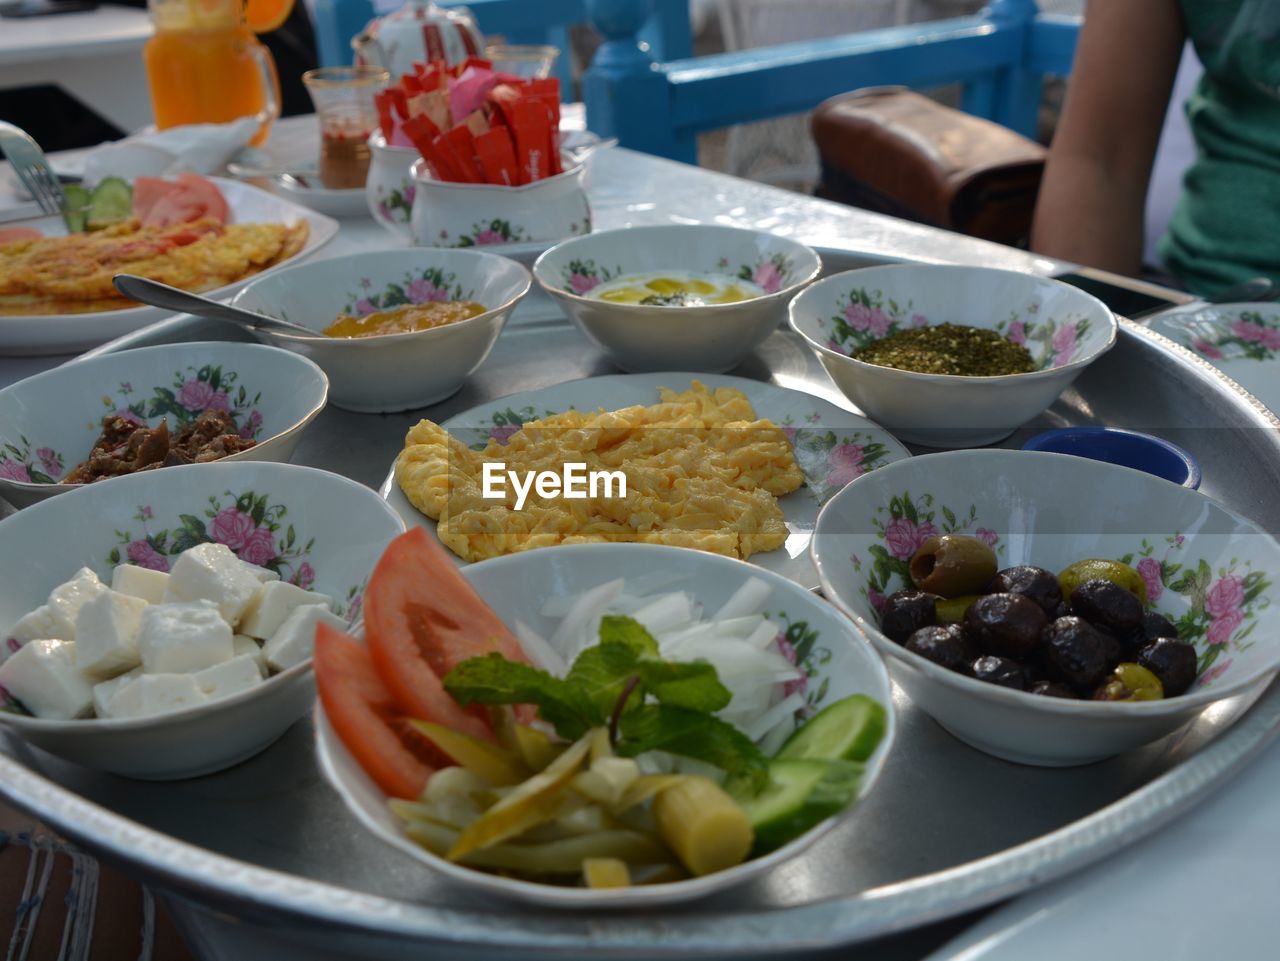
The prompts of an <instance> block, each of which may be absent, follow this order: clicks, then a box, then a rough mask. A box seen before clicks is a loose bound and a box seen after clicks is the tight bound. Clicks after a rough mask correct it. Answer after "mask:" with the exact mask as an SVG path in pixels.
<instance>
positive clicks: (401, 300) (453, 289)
mask: <svg viewBox="0 0 1280 961" xmlns="http://www.w3.org/2000/svg"><path fill="white" fill-rule="evenodd" d="M372 288H373V281H371V280H370V279H369V278H368V277H362V278H361V279H360V290H359V291H354V292H353V291H348V292H347V295H346V301H347V306H346V307H345V308H343V311H344V313H346V314H349V315H351V316H358V317H363V316H365V315H366V314H372V313H373V312H374V311H377V310H389V309H390V308H392V307H403V306H406V305H408V304H427V303H431V302H433V301H445V300H474V299H475V291H473V290H468V291H465V292H464V291H463V289H462V285H461V284H460V283H458V277H457V275H456V274H454V273H452V272H450V271H445V270H443V269H442V268H440V267H427V268H425V269H423V270H419V271H414V272H411V273H410V272H406V273H405V275H404V278H403V279H402V280H401V281H399V282H394V281H393V282H391V283H388V284H387V286H386V287H385V288H384V289H383V290H382V291H381V292H379V293H374V292H372Z"/></svg>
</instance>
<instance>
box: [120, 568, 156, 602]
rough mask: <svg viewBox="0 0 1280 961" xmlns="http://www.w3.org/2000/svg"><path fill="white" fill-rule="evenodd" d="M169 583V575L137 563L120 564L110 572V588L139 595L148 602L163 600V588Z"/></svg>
mask: <svg viewBox="0 0 1280 961" xmlns="http://www.w3.org/2000/svg"><path fill="white" fill-rule="evenodd" d="M168 585H169V575H168V574H166V573H165V572H164V571H153V570H151V569H150V568H148V567H139V566H138V565H137V564H121V565H119V566H118V567H116V569H115V570H113V571H112V572H111V589H112V590H113V591H119V592H120V593H121V594H128V595H129V596H130V597H140V598H142V599H143V600H144V601H146V602H147V603H148V604H159V603H160V602H161V601H163V600H164V589H165V588H166V587H167V586H168Z"/></svg>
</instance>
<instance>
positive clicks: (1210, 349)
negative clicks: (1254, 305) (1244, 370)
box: [1191, 310, 1280, 360]
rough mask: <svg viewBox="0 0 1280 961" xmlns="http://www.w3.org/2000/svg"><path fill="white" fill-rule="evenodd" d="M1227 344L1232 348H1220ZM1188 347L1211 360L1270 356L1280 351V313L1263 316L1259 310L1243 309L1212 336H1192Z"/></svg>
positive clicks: (1261, 358) (1251, 358)
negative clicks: (1278, 314) (1193, 337)
mask: <svg viewBox="0 0 1280 961" xmlns="http://www.w3.org/2000/svg"><path fill="white" fill-rule="evenodd" d="M1224 319H1225V318H1224ZM1228 347H1229V348H1232V350H1231V351H1227V350H1224V349H1223V348H1228ZM1191 349H1192V350H1194V351H1196V352H1197V353H1199V354H1200V355H1201V356H1202V357H1207V358H1209V359H1210V360H1224V359H1226V358H1227V357H1228V356H1230V357H1231V358H1232V359H1236V358H1245V359H1248V360H1272V359H1273V358H1274V357H1275V355H1276V352H1277V351H1280V317H1277V316H1275V315H1274V314H1271V315H1269V316H1264V314H1263V312H1261V311H1252V310H1246V311H1243V312H1242V313H1240V315H1239V316H1238V317H1237V318H1236V319H1235V320H1233V321H1231V322H1230V323H1229V324H1223V326H1222V327H1221V328H1220V333H1218V334H1217V335H1216V336H1213V337H1212V338H1211V339H1210V338H1207V337H1197V338H1195V339H1193V340H1192V341H1191Z"/></svg>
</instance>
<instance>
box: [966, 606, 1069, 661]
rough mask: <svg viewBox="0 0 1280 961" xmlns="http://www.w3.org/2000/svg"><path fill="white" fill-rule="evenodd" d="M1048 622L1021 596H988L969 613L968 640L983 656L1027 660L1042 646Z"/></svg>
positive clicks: (967, 622)
mask: <svg viewBox="0 0 1280 961" xmlns="http://www.w3.org/2000/svg"><path fill="white" fill-rule="evenodd" d="M1048 620H1049V619H1048V618H1047V617H1046V616H1045V613H1044V611H1042V610H1041V609H1040V605H1039V604H1037V603H1036V602H1035V601H1031V600H1028V599H1027V598H1025V597H1023V596H1022V595H1021V594H987V595H986V596H984V597H980V598H978V599H977V600H976V601H974V602H973V603H972V604H970V605H969V609H968V610H967V611H965V614H964V628H965V636H966V637H968V639H969V641H970V642H971V643H972V644H973V645H974V646H975V647H977V649H978V650H979V651H981V652H982V653H983V654H994V655H996V656H998V657H1012V658H1017V659H1025V658H1027V657H1030V656H1031V655H1032V654H1033V653H1034V652H1035V651H1036V649H1037V648H1038V647H1039V646H1040V635H1041V633H1043V631H1044V628H1045V624H1047V623H1048Z"/></svg>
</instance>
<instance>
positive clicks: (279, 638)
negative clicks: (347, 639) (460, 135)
mask: <svg viewBox="0 0 1280 961" xmlns="http://www.w3.org/2000/svg"><path fill="white" fill-rule="evenodd" d="M321 621H324V622H325V623H326V624H329V625H330V626H332V627H335V628H337V629H338V630H340V631H345V630H346V629H347V623H346V621H344V620H342V618H340V617H338V616H337V615H336V614H331V613H329V608H327V607H326V606H324V605H323V604H304V605H303V606H302V607H295V608H294V609H293V610H292V611H290V612H289V616H288V617H286V618H285V619H284V623H283V624H281V625H280V627H279V628H278V629H277V630H276V632H275V633H274V634H272V635H271V639H270V640H268V641H267V642H266V643H265V644H264V645H262V653H263V654H264V655H265V656H266V659H267V666H269V667H271V668H273V669H274V670H277V671H284V670H287V669H289V668H291V667H293V666H294V665H295V664H301V663H302V662H303V661H305V660H306V659H307V658H309V657H310V656H311V651H312V648H313V646H314V644H315V637H316V625H317V624H319V623H320V622H321Z"/></svg>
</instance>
